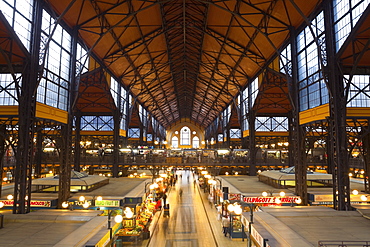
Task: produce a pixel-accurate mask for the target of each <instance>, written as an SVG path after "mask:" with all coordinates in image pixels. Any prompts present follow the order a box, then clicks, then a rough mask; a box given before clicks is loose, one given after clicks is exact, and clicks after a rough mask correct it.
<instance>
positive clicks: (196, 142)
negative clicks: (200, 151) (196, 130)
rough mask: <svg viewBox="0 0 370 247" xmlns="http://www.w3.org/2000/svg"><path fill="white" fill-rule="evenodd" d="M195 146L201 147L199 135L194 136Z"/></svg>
mask: <svg viewBox="0 0 370 247" xmlns="http://www.w3.org/2000/svg"><path fill="white" fill-rule="evenodd" d="M193 148H199V137H198V136H194V137H193Z"/></svg>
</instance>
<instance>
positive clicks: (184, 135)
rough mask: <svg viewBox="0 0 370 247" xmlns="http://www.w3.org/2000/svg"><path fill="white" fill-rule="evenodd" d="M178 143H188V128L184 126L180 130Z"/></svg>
mask: <svg viewBox="0 0 370 247" xmlns="http://www.w3.org/2000/svg"><path fill="white" fill-rule="evenodd" d="M180 145H190V129H189V128H188V127H186V126H184V127H183V128H182V129H181V131H180Z"/></svg>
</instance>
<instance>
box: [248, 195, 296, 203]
mask: <svg viewBox="0 0 370 247" xmlns="http://www.w3.org/2000/svg"><path fill="white" fill-rule="evenodd" d="M298 199H299V197H298V196H286V197H279V196H252V197H243V201H244V202H246V203H265V204H283V203H295V202H296V201H297V200H298Z"/></svg>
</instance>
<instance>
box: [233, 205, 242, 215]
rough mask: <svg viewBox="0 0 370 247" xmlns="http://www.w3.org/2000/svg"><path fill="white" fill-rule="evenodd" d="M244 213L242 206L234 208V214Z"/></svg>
mask: <svg viewBox="0 0 370 247" xmlns="http://www.w3.org/2000/svg"><path fill="white" fill-rule="evenodd" d="M242 212H243V210H242V208H241V206H240V205H236V206H234V213H236V214H241V213H242Z"/></svg>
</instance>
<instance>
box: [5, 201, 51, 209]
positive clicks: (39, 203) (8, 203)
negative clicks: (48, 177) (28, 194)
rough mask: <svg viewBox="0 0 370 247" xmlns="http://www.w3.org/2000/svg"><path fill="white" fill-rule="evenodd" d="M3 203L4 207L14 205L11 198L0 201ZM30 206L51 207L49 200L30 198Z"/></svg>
mask: <svg viewBox="0 0 370 247" xmlns="http://www.w3.org/2000/svg"><path fill="white" fill-rule="evenodd" d="M1 202H2V203H4V207H12V206H13V205H14V201H13V200H4V201H1ZM31 207H43V208H50V207H51V201H35V200H31Z"/></svg>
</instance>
